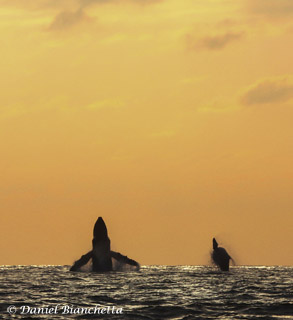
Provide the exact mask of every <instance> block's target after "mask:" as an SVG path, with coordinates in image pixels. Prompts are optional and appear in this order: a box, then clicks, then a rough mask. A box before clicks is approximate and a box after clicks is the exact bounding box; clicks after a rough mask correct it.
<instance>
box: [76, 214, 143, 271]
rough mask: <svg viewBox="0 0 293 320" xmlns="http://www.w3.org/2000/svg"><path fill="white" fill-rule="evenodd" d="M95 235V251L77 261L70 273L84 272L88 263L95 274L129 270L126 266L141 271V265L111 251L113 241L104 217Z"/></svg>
mask: <svg viewBox="0 0 293 320" xmlns="http://www.w3.org/2000/svg"><path fill="white" fill-rule="evenodd" d="M93 233H94V238H93V240H92V246H93V249H92V250H91V251H89V252H88V253H86V254H85V255H83V256H82V257H81V258H80V259H79V260H77V261H75V263H74V264H73V265H72V266H71V268H70V271H82V267H83V266H85V265H87V264H88V263H89V264H90V265H91V271H93V272H105V271H112V270H125V269H127V268H126V266H129V267H130V268H131V267H133V268H134V269H135V270H139V268H140V265H139V263H138V262H136V261H135V260H132V259H129V258H128V257H127V256H124V255H122V254H121V253H119V252H115V251H111V245H110V244H111V241H110V239H109V237H108V230H107V227H106V224H105V222H104V220H103V218H102V217H99V218H98V220H97V221H96V223H95V226H94V231H93Z"/></svg>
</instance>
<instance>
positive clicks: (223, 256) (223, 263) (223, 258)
mask: <svg viewBox="0 0 293 320" xmlns="http://www.w3.org/2000/svg"><path fill="white" fill-rule="evenodd" d="M213 249H214V250H213V252H212V259H213V262H214V263H215V264H216V265H217V266H218V267H219V268H220V269H221V270H222V271H229V261H230V259H231V257H230V256H229V254H228V252H227V251H226V250H225V249H224V248H221V247H219V246H218V242H217V241H216V239H215V238H213Z"/></svg>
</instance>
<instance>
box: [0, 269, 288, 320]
mask: <svg viewBox="0 0 293 320" xmlns="http://www.w3.org/2000/svg"><path fill="white" fill-rule="evenodd" d="M68 269H69V267H68V266H2V267H0V279H1V284H0V305H1V311H0V319H69V318H77V319H178V320H179V319H293V267H232V268H231V271H230V272H221V271H218V270H216V269H214V268H212V267H205V266H145V267H142V268H141V270H140V271H138V272H109V273H100V274H93V273H76V272H69V271H68ZM9 306H14V307H10V308H11V309H10V310H11V313H13V312H15V313H14V314H9V313H8V312H7V308H8V307H9ZM95 307H96V309H95ZM104 307H108V309H104V311H103V312H106V313H105V314H101V313H100V314H99V313H98V310H99V309H98V308H100V310H102V309H101V308H104ZM36 308H42V309H36ZM50 308H51V311H50V312H51V314H48V312H49V309H50ZM69 308H71V309H69ZM82 308H83V309H82ZM121 308H122V309H123V310H122V309H121ZM21 311H22V312H23V314H22V315H21V314H20V312H21ZM28 311H29V312H30V314H29V313H28ZM121 311H123V313H122V314H120V312H121ZM64 312H67V313H66V314H63V313H64ZM78 312H79V314H78ZM81 312H82V314H81ZM86 312H87V313H86ZM93 312H95V314H90V313H93ZM100 312H101V311H100ZM113 312H114V314H113ZM116 312H118V314H116ZM73 313H75V314H73Z"/></svg>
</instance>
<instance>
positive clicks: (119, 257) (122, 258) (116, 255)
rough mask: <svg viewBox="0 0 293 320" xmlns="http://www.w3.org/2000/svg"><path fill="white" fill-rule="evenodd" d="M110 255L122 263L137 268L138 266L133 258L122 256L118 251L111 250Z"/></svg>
mask: <svg viewBox="0 0 293 320" xmlns="http://www.w3.org/2000/svg"><path fill="white" fill-rule="evenodd" d="M111 257H112V258H114V259H115V260H117V261H118V262H121V263H124V264H129V265H131V266H135V267H137V268H139V267H140V265H139V263H138V262H136V261H135V260H132V259H129V258H128V257H127V256H123V255H122V254H121V253H119V252H115V251H111Z"/></svg>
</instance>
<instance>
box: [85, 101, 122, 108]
mask: <svg viewBox="0 0 293 320" xmlns="http://www.w3.org/2000/svg"><path fill="white" fill-rule="evenodd" d="M125 104H126V103H125V101H123V100H121V99H115V98H109V99H104V100H99V101H95V102H93V103H91V104H90V105H88V106H87V108H88V109H91V110H96V109H104V108H121V107H124V106H125Z"/></svg>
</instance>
